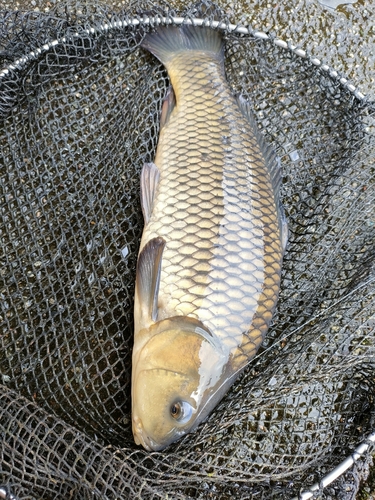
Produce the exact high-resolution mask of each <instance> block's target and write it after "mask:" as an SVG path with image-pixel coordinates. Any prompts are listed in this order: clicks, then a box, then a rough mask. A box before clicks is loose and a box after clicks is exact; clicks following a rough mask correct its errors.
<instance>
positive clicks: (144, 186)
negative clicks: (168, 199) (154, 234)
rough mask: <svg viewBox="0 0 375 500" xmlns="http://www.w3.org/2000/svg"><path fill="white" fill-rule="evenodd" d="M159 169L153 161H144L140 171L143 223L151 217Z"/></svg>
mask: <svg viewBox="0 0 375 500" xmlns="http://www.w3.org/2000/svg"><path fill="white" fill-rule="evenodd" d="M159 178H160V174H159V169H158V167H157V166H156V165H155V163H145V164H144V165H143V168H142V173H141V204H142V212H143V218H144V221H145V224H147V223H148V221H149V220H150V217H151V213H152V208H153V206H154V199H155V194H156V188H157V187H158V183H159Z"/></svg>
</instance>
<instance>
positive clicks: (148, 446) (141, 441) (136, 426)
mask: <svg viewBox="0 0 375 500" xmlns="http://www.w3.org/2000/svg"><path fill="white" fill-rule="evenodd" d="M133 436H134V441H135V444H138V445H142V446H143V448H144V449H145V450H147V451H159V450H162V449H163V448H164V446H163V445H161V444H158V443H156V442H155V441H154V440H153V439H151V438H150V437H149V436H147V435H146V434H145V432H144V430H143V426H142V422H141V421H140V419H139V418H138V417H134V419H133Z"/></svg>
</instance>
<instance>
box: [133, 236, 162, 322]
mask: <svg viewBox="0 0 375 500" xmlns="http://www.w3.org/2000/svg"><path fill="white" fill-rule="evenodd" d="M164 247H165V241H164V240H163V238H153V239H152V240H150V241H149V242H148V243H147V244H146V245H145V246H144V247H143V249H142V251H141V253H140V254H139V257H138V263H137V276H136V294H137V299H138V301H139V305H140V310H141V314H142V318H143V320H144V321H146V322H150V321H156V319H157V315H158V295H159V285H160V273H161V262H162V256H163V250H164Z"/></svg>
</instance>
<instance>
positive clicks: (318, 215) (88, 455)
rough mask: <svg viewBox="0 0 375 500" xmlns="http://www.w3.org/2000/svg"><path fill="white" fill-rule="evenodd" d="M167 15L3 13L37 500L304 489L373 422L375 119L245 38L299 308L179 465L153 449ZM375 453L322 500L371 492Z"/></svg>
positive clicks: (7, 145)
mask: <svg viewBox="0 0 375 500" xmlns="http://www.w3.org/2000/svg"><path fill="white" fill-rule="evenodd" d="M155 9H156V8H155V6H154V4H153V5H151V4H146V3H141V2H137V3H134V5H130V6H129V7H128V9H127V10H126V11H123V12H117V13H114V12H112V11H111V10H109V8H108V7H104V6H101V5H100V4H98V5H93V3H92V2H90V3H89V2H88V3H86V4H81V5H78V4H77V3H75V4H74V5H73V4H66V3H61V4H59V5H58V6H57V7H56V9H55V11H53V12H49V13H48V14H42V13H35V12H34V13H14V12H5V13H4V14H3V15H2V18H1V20H0V51H1V52H0V57H1V59H2V63H3V65H4V67H6V66H8V65H9V64H11V65H12V64H13V63H14V61H17V60H18V61H17V62H16V64H15V65H13V66H10V67H9V68H8V70H7V71H5V72H3V73H2V74H1V77H0V111H1V132H0V134H1V138H0V144H1V158H0V242H1V245H0V345H1V350H0V399H1V403H0V436H1V445H0V450H1V452H0V453H1V454H0V484H6V485H8V486H9V487H10V488H11V491H12V493H13V494H14V495H18V497H19V498H22V499H26V498H27V499H29V498H30V499H31V498H38V499H39V498H47V499H52V498H54V499H55V498H64V499H66V498H75V499H86V498H87V499H92V498H98V499H99V498H108V499H110V498H113V499H115V498H142V499H143V498H159V497H160V498H241V499H243V498H291V497H292V496H293V495H297V494H298V492H299V491H300V490H301V489H304V488H307V487H308V486H309V485H310V484H312V483H314V482H319V480H320V478H321V477H322V476H323V475H324V474H326V473H328V472H329V471H330V470H331V469H332V468H333V467H334V466H335V465H337V464H338V463H340V462H341V461H342V460H343V459H344V458H345V457H346V456H347V455H348V454H349V453H350V451H351V450H352V449H354V448H355V446H356V445H357V444H358V443H359V442H360V441H362V440H363V439H364V437H365V436H366V435H368V434H370V432H371V431H372V430H373V429H374V416H375V405H374V396H375V393H374V365H375V363H374V354H375V345H374V327H375V288H374V283H375V273H374V271H375V269H374V264H373V262H374V253H375V251H374V248H375V246H374V244H375V215H374V213H375V212H374V204H375V203H374V202H375V189H374V188H375V185H374V174H375V161H374V149H373V148H374V108H373V106H372V104H371V102H370V101H369V99H364V100H363V99H360V98H358V97H356V96H355V95H354V93H353V92H351V91H350V89H348V88H347V87H346V86H345V85H342V84H341V83H340V82H339V78H335V77H331V76H329V71H326V70H324V68H321V67H319V66H316V65H315V64H313V63H312V62H311V61H310V60H309V58H302V57H299V56H298V55H296V54H295V53H293V51H291V50H288V49H284V48H281V47H278V46H276V45H275V44H274V43H273V42H272V41H270V40H263V39H260V38H257V37H254V36H250V35H246V36H245V35H240V34H236V33H229V32H228V31H226V72H227V77H228V80H229V82H230V85H231V86H232V88H233V90H234V92H240V93H241V94H243V95H244V96H245V97H246V98H248V99H250V100H251V102H252V103H253V106H254V110H255V112H256V116H257V119H258V122H259V125H260V127H261V129H262V130H263V132H264V134H265V135H266V136H267V138H268V140H269V141H270V142H272V143H273V145H274V146H275V148H276V150H277V153H278V155H279V156H280V158H281V161H282V165H283V172H284V179H283V193H282V195H283V196H282V197H283V201H284V206H285V209H286V212H287V217H288V220H289V229H290V238H289V243H288V247H287V254H286V256H285V259H284V266H283V281H282V290H281V296H280V301H279V304H278V310H277V313H276V314H275V317H274V320H273V326H272V328H271V330H270V332H269V334H268V336H267V340H266V341H265V342H264V345H263V347H262V350H261V352H260V353H259V355H258V356H257V358H256V359H255V360H254V361H253V362H252V363H251V365H250V366H249V367H248V369H247V370H246V371H245V373H244V374H243V375H242V376H241V378H240V379H239V380H238V382H237V383H236V384H235V385H234V386H233V387H232V389H231V390H230V391H229V393H228V395H227V396H226V398H225V399H224V400H223V401H222V403H220V404H219V406H218V407H217V408H216V409H215V411H214V412H213V413H212V415H211V416H210V418H209V419H208V421H207V422H205V423H203V424H202V425H201V426H200V427H199V428H198V430H197V431H196V432H195V433H193V434H191V435H188V436H186V437H185V438H184V439H182V440H181V441H180V442H177V443H175V444H174V445H172V446H170V447H169V448H168V449H167V450H166V451H165V452H157V453H156V452H155V453H148V452H146V451H144V450H141V449H139V448H138V447H136V446H135V445H134V442H133V438H132V434H131V423H130V385H129V382H130V371H131V355H130V354H131V346H132V335H133V332H132V305H133V291H134V274H135V265H136V257H137V251H138V244H139V240H140V235H141V232H142V214H141V209H140V201H139V173H140V169H141V167H142V165H143V163H144V162H149V161H152V160H153V158H154V154H155V149H156V145H157V139H158V127H159V113H160V107H161V100H162V98H163V96H164V94H165V91H166V89H167V87H168V80H167V75H166V72H165V70H164V68H163V67H162V66H161V65H159V64H158V63H157V62H156V60H155V59H154V58H153V57H152V56H151V55H149V54H148V53H146V52H145V51H144V50H143V49H141V48H139V42H140V40H141V38H142V34H143V33H144V32H145V31H147V30H148V29H149V26H148V25H147V24H145V23H144V21H142V19H143V18H142V13H143V12H147V13H150V10H152V11H153V13H154V14H155V12H159V13H161V14H162V13H165V9H166V5H164V4H163V5H160V7H159V8H158V9H159V10H157V11H156V10H155ZM169 14H171V11H170V10H169ZM172 14H173V12H172ZM175 14H181V11H180V10H178V9H176V11H175ZM184 14H186V15H187V16H188V17H192V16H195V15H196V14H197V10H196V9H194V8H191V9H190V10H188V11H187V12H184ZM225 15H226V14H225V13H224V12H223V13H222V17H221V19H219V20H224V21H227V19H226V17H225ZM134 16H138V20H139V24H138V25H134V26H128V27H124V24H125V21H126V22H128V21H129V20H130V19H131V18H132V17H134ZM217 16H218V11H216V12H215V17H216V18H218V17H217ZM120 22H121V23H122V25H121V26H120V24H118V25H117V27H116V26H115V24H114V23H120ZM106 23H111V26H109V27H108V28H106V27H105V26H104V25H105V24H106ZM224 32H225V30H224ZM54 40H57V41H58V42H57V43H54V42H53V41H54ZM370 460H371V459H370V456H368V458H367V461H364V462H363V463H362V465H358V466H357V468H356V469H354V470H353V471H351V472H350V473H347V474H346V475H344V476H343V477H341V479H340V480H339V481H338V482H336V483H335V484H334V485H333V486H331V487H329V488H327V489H326V490H324V491H323V492H321V493H319V495H321V496H322V497H323V498H327V499H328V498H343V499H351V498H355V495H356V494H357V492H358V489H359V486H360V484H361V481H362V480H365V479H366V477H367V475H368V465H369V463H370Z"/></svg>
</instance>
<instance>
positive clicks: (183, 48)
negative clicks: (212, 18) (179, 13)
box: [141, 25, 224, 66]
mask: <svg viewBox="0 0 375 500" xmlns="http://www.w3.org/2000/svg"><path fill="white" fill-rule="evenodd" d="M141 46H142V47H144V48H145V49H147V50H149V51H150V52H151V53H152V54H154V56H156V57H157V58H158V59H159V60H160V61H161V62H162V63H163V64H164V65H165V66H168V62H169V61H170V60H171V59H172V58H173V57H174V56H175V55H176V54H177V53H180V52H189V51H194V50H196V51H203V52H209V53H211V55H212V56H213V57H216V58H217V59H219V60H221V61H223V60H224V44H223V39H222V36H221V34H220V33H219V32H218V31H215V30H213V29H212V28H207V27H195V26H188V25H182V26H180V27H175V26H160V27H159V28H158V29H157V31H155V32H152V33H148V34H147V35H146V36H145V38H144V39H143V41H142V43H141Z"/></svg>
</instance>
